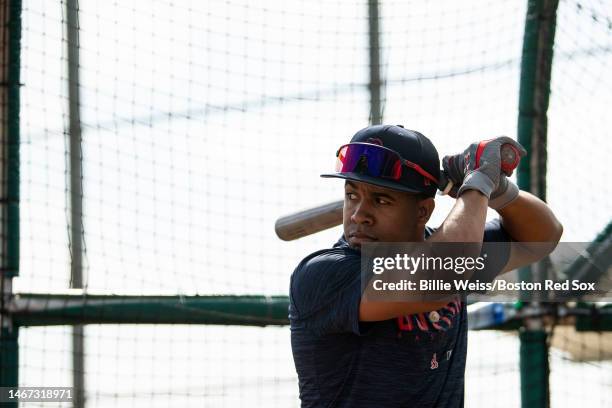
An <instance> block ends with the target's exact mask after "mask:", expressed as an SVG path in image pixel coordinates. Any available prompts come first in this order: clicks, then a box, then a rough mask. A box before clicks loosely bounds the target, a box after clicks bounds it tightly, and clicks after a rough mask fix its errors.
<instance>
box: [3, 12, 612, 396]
mask: <svg viewBox="0 0 612 408" xmlns="http://www.w3.org/2000/svg"><path fill="white" fill-rule="evenodd" d="M0 3H1V4H2V13H3V20H2V24H3V26H2V27H3V47H4V51H3V61H2V66H3V72H4V73H5V74H6V76H5V79H4V82H3V84H5V85H6V84H8V85H7V86H5V88H7V89H8V90H9V94H8V96H6V98H3V102H2V103H3V111H5V108H8V112H9V113H8V114H6V113H5V114H3V117H2V119H3V144H4V146H5V148H4V150H3V156H2V160H3V173H2V175H3V179H2V180H3V189H4V190H6V188H8V189H9V190H10V189H11V186H12V188H13V190H12V191H13V193H11V191H8V192H7V193H6V194H8V196H10V194H13V197H15V192H14V191H15V190H14V188H15V185H16V186H17V187H18V188H17V191H18V193H17V197H18V206H17V207H11V208H12V210H11V209H8V210H7V211H5V212H3V223H5V224H6V225H9V227H6V228H5V229H3V234H2V237H3V242H4V249H3V257H4V258H3V259H4V260H3V262H4V263H3V265H4V267H3V291H4V294H5V296H4V297H3V298H4V300H5V301H6V302H10V300H11V297H13V298H19V294H21V297H20V299H21V301H22V303H20V304H19V305H21V306H20V307H22V309H21V310H22V315H23V316H25V315H28V313H30V312H32V311H37V310H38V311H40V310H42V311H43V314H41V315H40V316H46V317H45V318H44V319H43V318H40V320H39V321H38V322H35V318H31V319H30V320H28V321H27V322H26V321H25V320H23V321H22V323H21V324H19V326H20V327H19V330H18V331H17V330H16V329H15V330H12V329H11V323H10V322H9V320H8V317H9V316H10V314H6V316H5V319H4V320H3V327H2V329H3V336H4V340H3V347H4V348H3V349H2V352H3V357H2V359H3V364H4V365H3V368H2V379H3V381H4V382H3V384H1V385H7V384H8V385H10V384H9V383H10V381H11V379H13V380H16V381H17V382H18V384H19V385H21V386H72V385H73V384H77V386H78V388H79V389H82V390H83V397H84V399H82V400H80V401H79V402H78V403H77V404H76V405H75V406H87V407H110V406H121V407H124V406H126V407H127V406H129V407H145V406H146V407H158V406H159V407H161V406H183V407H191V406H194V407H195V406H198V407H200V406H207V407H237V406H262V407H263V406H265V407H297V406H299V400H298V385H297V377H296V373H295V368H294V365H293V360H292V356H291V349H290V344H289V329H288V327H287V326H286V325H285V324H286V321H284V320H283V319H277V320H276V321H274V322H273V321H271V320H268V321H266V320H265V319H264V320H261V321H259V320H257V321H254V323H253V324H255V326H253V325H243V324H227V323H231V322H229V321H221V322H220V323H222V324H186V323H188V322H185V321H184V319H183V318H182V317H181V315H182V314H189V313H194V311H193V310H188V309H189V307H188V305H187V304H186V303H184V302H183V303H181V299H182V298H185V299H193V298H196V296H197V295H199V296H209V295H256V296H258V297H257V298H256V300H255V302H256V303H257V302H260V304H263V305H266V304H268V301H269V300H270V299H275V300H278V301H279V302H280V303H278V304H280V309H281V310H283V309H282V308H283V307H286V304H285V303H283V302H286V298H285V297H284V296H286V295H287V294H288V285H289V278H290V275H291V272H292V271H293V269H294V268H295V266H296V265H297V263H298V262H299V261H300V260H301V259H302V258H303V257H304V256H306V255H307V254H309V253H310V252H313V251H315V250H318V249H321V248H325V247H329V246H331V245H332V244H333V243H334V242H335V241H336V240H337V239H338V238H339V237H340V235H341V229H340V228H339V227H337V228H333V229H330V230H327V231H324V232H321V233H319V234H316V235H312V236H309V237H306V238H302V239H300V240H297V241H293V242H284V241H281V240H279V239H278V238H277V237H276V235H275V233H274V229H273V227H274V221H275V220H276V218H278V217H279V216H282V215H285V214H287V213H290V212H293V211H296V210H299V209H304V208H309V207H312V206H316V205H319V204H322V203H326V202H329V201H333V200H337V199H341V198H342V182H341V181H339V180H324V179H320V178H319V174H321V173H324V172H328V171H330V170H332V169H333V166H334V163H335V155H334V154H335V152H336V150H337V148H338V147H339V146H340V145H341V144H343V143H346V142H347V141H348V140H349V139H350V137H351V136H352V135H353V133H355V132H356V131H357V130H359V129H361V128H363V127H365V126H367V125H369V124H371V123H381V122H382V123H390V124H403V125H404V126H405V127H407V128H410V129H415V130H418V131H420V132H422V133H423V134H425V135H426V136H428V137H429V138H430V139H431V140H432V141H433V143H434V144H435V145H436V147H437V148H438V151H439V152H440V156H441V157H442V156H443V155H445V154H452V153H456V152H459V151H462V150H463V149H464V148H465V147H467V145H468V144H469V143H471V142H473V141H476V140H481V139H486V138H490V137H494V136H498V135H502V134H504V135H509V136H511V137H514V138H519V140H522V141H523V142H524V141H525V140H531V142H530V143H531V144H530V145H528V146H527V147H528V149H529V150H530V153H532V155H531V157H530V160H531V162H526V163H524V166H523V167H521V170H522V173H521V175H525V174H526V175H527V176H523V177H527V178H526V179H524V180H527V181H524V180H523V184H522V187H523V188H524V189H531V190H532V191H534V189H535V190H537V191H536V192H537V193H538V194H539V195H540V196H541V197H543V198H545V199H546V201H547V202H548V203H549V205H550V206H551V207H552V208H553V210H554V212H555V213H556V214H557V216H558V218H559V219H560V220H561V222H562V223H563V225H564V228H565V232H564V235H563V238H562V240H563V241H568V242H589V241H592V240H594V239H595V238H596V237H597V236H598V234H599V236H600V237H601V236H602V235H601V234H604V235H605V234H607V233H609V228H608V229H606V228H607V226H608V224H609V221H610V218H611V217H610V216H611V214H612V200H610V197H611V195H610V193H611V191H612V188H611V185H610V182H609V178H610V170H609V162H608V160H610V156H611V154H612V145H611V142H610V129H611V128H612V115H610V113H609V110H610V106H612V79H611V78H612V77H611V76H610V72H612V3H611V2H610V1H603V0H602V1H597V0H585V1H576V0H562V1H559V2H558V4H557V2H556V1H535V0H532V1H527V0H524V1H504V2H500V1H493V0H488V1H487V0H466V1H462V2H454V1H437V2H421V1H399V0H398V1H391V0H379V1H373V0H371V1H366V0H363V1H355V0H334V1H298V0H289V1H283V2H276V1H267V0H263V1H256V2H255V1H242V0H219V1H217V0H207V1H171V0H168V1H136V0H132V1H121V2H107V1H94V0H79V1H78V2H77V1H56V0H38V1H35V0H23V1H7V0H4V1H2V2H0ZM542 16H544V18H542ZM16 22H20V27H19V24H17V23H16ZM547 30H548V31H547ZM542 33H543V34H542ZM538 35H539V37H538ZM534 36H535V37H534ZM16 38H17V40H19V39H20V42H15V41H16V40H15V39H16ZM534 38H535V40H534ZM547 38H548V40H547V41H548V42H547V43H546V42H544V43H542V41H545V40H546V39H547ZM542 39H544V40H542ZM5 41H6V42H5ZM529 44H531V45H529ZM530 47H531V48H530ZM526 50H527V51H526ZM530 50H531V51H533V52H531V51H530ZM536 51H537V52H536ZM530 52H531V53H530ZM533 55H535V59H533V60H531V59H530V58H531V56H533ZM542 56H543V57H542ZM530 72H532V73H533V75H532V76H529V73H530ZM547 72H548V73H549V74H547ZM6 78H8V79H6ZM15 81H16V82H15ZM530 81H531V82H530ZM530 90H531V91H533V90H536V91H537V92H535V96H532V97H531V100H532V101H535V102H534V103H533V104H532V105H530V106H526V105H525V104H526V103H527V102H528V100H529V99H530V98H529V92H530ZM10 92H13V93H10ZM538 92H542V93H538ZM521 98H523V99H521ZM519 106H521V107H522V109H521V112H519ZM523 108H524V109H523ZM11 109H12V110H11ZM15 112H17V113H15ZM519 113H521V115H519ZM526 118H527V119H526ZM530 118H531V119H530ZM538 118H539V120H538ZM529 120H533V121H534V123H535V124H533V123H531V124H530V122H529ZM526 127H527V128H529V129H531V130H527V131H526V130H525V129H526ZM7 129H8V130H7ZM533 129H535V130H533ZM520 132H523V136H520V135H519V133H520ZM529 134H531V135H533V139H525V138H524V137H527V136H525V135H529ZM520 137H523V139H520ZM16 146H17V149H15V147H16ZM536 151H537V152H539V153H538V154H536V153H535V152H536ZM15 155H17V156H15ZM15 157H18V161H14V160H15ZM11 160H13V161H11ZM10 163H13V165H12V167H11V164H10ZM15 163H16V164H15ZM11 174H12V175H13V178H10V177H11ZM521 175H519V178H520V177H521ZM7 180H9V181H7ZM10 180H12V181H10ZM530 180H531V181H530ZM534 180H535V181H534ZM519 181H520V180H519ZM525 183H527V184H525ZM530 183H531V184H530ZM525 186H527V188H526V187H525ZM3 202H5V201H3ZM6 202H11V203H12V202H13V201H10V200H9V201H6ZM452 204H453V200H452V199H450V198H448V197H437V198H436V211H435V212H434V216H433V218H432V220H431V223H430V225H431V226H434V227H435V226H437V225H439V224H440V223H441V222H442V220H443V219H444V217H445V216H446V214H447V213H448V211H449V209H450V208H451V206H452ZM11 211H12V212H11ZM15 211H17V212H15ZM11 214H12V215H11ZM15 214H17V215H18V216H19V217H18V223H17V224H18V227H17V230H16V231H17V232H15V219H16V218H15ZM494 216H495V214H494V213H492V214H490V217H494ZM11 217H12V218H11ZM11 222H12V224H11ZM3 225H4V224H3ZM11 226H12V227H11ZM3 228H4V227H3ZM11 228H13V229H12V230H11ZM11 231H13V232H11ZM606 231H607V232H606ZM605 236H607V235H605ZM8 282H12V288H11V287H9V283H8ZM69 289H71V290H72V291H70V290H69ZM36 294H39V295H40V294H42V295H41V296H38V297H37V296H36ZM45 295H54V296H56V297H54V298H53V299H55V300H54V302H56V303H53V302H51V301H50V300H49V299H50V297H45ZM94 295H101V296H110V295H120V296H124V295H134V296H144V295H151V296H160V295H168V296H174V297H173V298H171V299H175V300H176V299H178V300H176V302H175V303H172V305H173V306H172V307H171V308H173V310H174V312H173V313H174V316H175V320H172V318H170V319H169V320H171V321H172V324H166V323H168V322H167V321H166V320H167V319H166V318H163V319H162V318H160V321H161V320H164V321H163V322H162V323H164V324H153V323H154V322H155V320H154V318H151V317H146V318H145V317H143V319H142V321H140V320H138V319H136V320H135V321H133V322H131V323H128V322H123V323H122V324H118V323H113V321H115V320H118V318H116V317H108V316H106V317H105V316H102V315H100V316H99V318H100V319H99V320H100V321H99V322H97V323H96V321H95V319H94V318H92V317H91V315H88V317H87V319H85V320H87V321H86V322H87V323H88V324H87V325H77V326H73V323H74V319H75V317H74V316H75V315H76V316H79V315H81V316H85V314H86V310H87V307H88V303H87V300H88V299H91V298H90V297H89V296H94ZM70 296H72V297H70ZM75 296H76V298H81V299H82V300H84V301H83V302H81V303H79V308H78V310H77V311H76V312H74V311H73V312H74V313H75V314H70V313H72V312H68V311H67V309H65V306H66V305H68V304H70V305H72V304H73V303H70V302H71V301H72V300H71V299H75ZM100 299H102V298H100ZM116 299H119V300H120V301H121V302H125V303H126V304H132V303H130V301H128V300H126V299H125V298H121V297H118V298H116ZM130 299H132V300H133V299H138V298H136V297H134V298H130ZM245 299H248V298H245ZM26 300H27V301H29V302H30V303H28V302H25V301H26ZM3 302H4V301H3ZM24 302H25V303H24ZM135 302H136V304H137V301H135ZM153 303H155V300H154V301H153ZM7 304H8V303H3V305H7ZM92 304H93V303H90V305H92ZM591 306H592V307H595V306H593V305H591ZM591 306H589V307H591ZM596 306H597V307H601V306H602V305H596ZM54 307H57V308H58V310H60V312H59V314H58V315H56V318H55V319H54V320H53V321H51V320H49V318H48V316H47V315H45V314H44V311H45V310H47V309H52V308H54ZM147 307H148V306H147ZM254 307H255V306H254ZM3 309H4V310H3V313H4V312H6V309H5V308H4V306H3ZM145 309H146V308H144V309H143V311H142V313H143V316H144V315H146V313H147V312H146V310H145ZM121 310H122V309H120V308H119V309H117V311H116V313H117V314H119V315H120V314H121V313H122V311H121ZM148 310H149V312H150V311H151V310H153V311H155V310H157V309H155V306H152V308H151V309H148ZM245 310H246V314H247V315H248V314H249V313H252V314H253V315H257V316H258V313H257V312H253V310H255V309H252V308H251V306H249V305H247V306H246V309H245ZM284 310H286V309H284ZM197 312H198V311H197V310H196V313H197ZM104 313H110V312H109V311H108V310H105V311H104ZM153 313H156V312H153ZM281 314H282V313H281ZM284 315H285V316H284V318H286V313H284ZM57 316H59V317H57ZM62 316H64V317H66V319H64V320H62ZM68 316H70V319H73V320H70V319H69V318H68ZM45 319H47V320H45ZM262 319H263V318H262ZM17 320H18V319H17ZM17 320H15V321H14V322H13V323H12V324H13V326H15V327H16V326H17V324H16V322H17ZM77 320H78V319H77ZM221 320H222V319H221ZM17 323H18V322H17ZM200 323H201V322H200ZM217 323H219V322H217ZM258 325H261V326H262V327H257V326H258ZM264 325H265V327H264ZM602 327H603V326H602ZM602 327H598V328H593V327H590V328H589V329H588V331H587V332H584V333H583V332H577V331H576V330H575V327H574V326H572V325H560V326H559V327H556V328H552V327H550V326H546V327H545V328H544V329H543V332H545V333H546V336H545V340H544V346H545V347H546V351H547V353H548V356H547V360H548V362H549V366H547V367H545V368H544V370H545V371H546V376H545V377H546V378H547V381H548V384H546V385H541V386H538V385H536V386H534V387H535V388H534V391H533V393H532V391H531V389H529V388H527V389H526V388H525V387H524V383H523V386H522V385H521V384H522V383H521V361H520V360H521V353H520V349H521V346H522V344H523V343H522V340H521V338H520V337H519V336H518V330H505V331H498V330H487V331H471V332H470V335H469V336H470V337H469V344H470V345H469V348H470V349H469V351H468V366H467V373H466V406H468V407H496V406H499V407H511V406H521V404H522V406H544V405H542V404H541V401H542V400H541V399H540V400H539V401H540V402H535V403H534V404H535V405H526V401H525V395H526V394H525V393H526V392H527V393H528V394H530V395H539V393H540V392H542V390H544V391H543V392H544V394H545V395H546V398H548V403H549V404H550V406H554V407H565V406H568V407H573V406H576V405H578V404H583V405H585V406H589V407H604V406H612V364H611V363H610V354H611V352H612V341H611V340H610V337H609V333H606V332H605V331H602ZM609 329H610V328H608V330H609ZM553 331H554V335H553ZM11 336H12V337H11ZM7 339H8V340H7ZM11 341H12V343H11ZM11 345H12V346H11ZM10 347H13V348H12V349H11V348H10ZM17 352H18V354H16V353H17ZM9 353H12V354H9ZM11 356H12V357H15V358H12V357H11ZM17 356H18V358H16V357H17ZM523 358H524V355H523ZM523 364H524V361H523ZM7 379H8V380H7ZM6 381H9V382H6ZM525 390H527V391H525ZM522 394H523V402H522V403H521V395H522ZM537 398H540V397H537ZM545 403H546V402H545ZM62 404H64V405H62ZM62 404H58V405H60V406H71V404H69V403H62ZM40 405H41V406H42V403H41V404H40ZM28 406H36V404H34V403H32V404H29V405H28ZM45 406H46V405H45Z"/></svg>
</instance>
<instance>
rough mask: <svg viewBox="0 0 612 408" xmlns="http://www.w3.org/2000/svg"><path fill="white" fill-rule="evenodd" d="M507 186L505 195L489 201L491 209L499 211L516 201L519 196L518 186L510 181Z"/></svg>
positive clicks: (502, 194)
mask: <svg viewBox="0 0 612 408" xmlns="http://www.w3.org/2000/svg"><path fill="white" fill-rule="evenodd" d="M507 184H508V186H507V188H506V190H505V191H504V192H503V193H501V194H500V195H498V196H497V197H494V198H491V199H490V200H489V208H492V209H494V210H496V211H499V210H501V209H502V208H504V207H505V206H507V205H508V204H510V203H511V202H513V201H514V200H516V198H517V197H518V195H519V188H518V186H517V185H516V184H514V183H513V182H512V181H510V180H508V181H507Z"/></svg>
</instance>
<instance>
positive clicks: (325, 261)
mask: <svg viewBox="0 0 612 408" xmlns="http://www.w3.org/2000/svg"><path fill="white" fill-rule="evenodd" d="M360 262H361V258H360V253H359V251H355V250H353V249H351V248H350V247H348V246H345V245H334V246H333V247H332V248H326V249H321V250H318V251H315V252H313V253H311V254H310V255H308V256H306V257H305V258H304V259H302V260H301V261H300V263H299V264H298V266H297V267H296V268H295V270H294V271H293V275H292V277H296V275H308V274H313V273H314V274H317V273H325V272H327V271H329V270H331V269H333V270H338V269H340V270H341V269H345V267H349V268H352V267H355V266H356V267H359V265H360Z"/></svg>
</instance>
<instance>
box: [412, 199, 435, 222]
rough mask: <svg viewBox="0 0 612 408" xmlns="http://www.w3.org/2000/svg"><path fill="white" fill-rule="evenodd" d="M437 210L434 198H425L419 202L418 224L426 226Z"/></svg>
mask: <svg viewBox="0 0 612 408" xmlns="http://www.w3.org/2000/svg"><path fill="white" fill-rule="evenodd" d="M434 208H436V202H435V200H434V199H433V197H427V198H423V199H421V200H418V201H417V223H418V224H422V225H423V226H425V224H426V223H427V221H429V217H431V214H432V213H433V210H434Z"/></svg>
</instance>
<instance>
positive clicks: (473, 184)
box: [457, 171, 496, 199]
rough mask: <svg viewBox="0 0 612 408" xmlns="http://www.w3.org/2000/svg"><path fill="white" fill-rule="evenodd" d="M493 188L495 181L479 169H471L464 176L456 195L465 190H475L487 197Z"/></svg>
mask: <svg viewBox="0 0 612 408" xmlns="http://www.w3.org/2000/svg"><path fill="white" fill-rule="evenodd" d="M495 188H496V185H495V182H494V181H493V180H491V178H490V177H489V176H487V175H486V174H484V173H482V172H480V171H472V172H470V173H468V174H467V175H466V176H465V179H464V180H463V184H462V185H461V187H460V188H459V191H458V192H457V196H460V195H461V194H463V193H464V192H465V191H467V190H477V191H480V192H481V193H482V194H483V195H484V196H485V197H487V199H489V197H491V193H492V192H493V190H495Z"/></svg>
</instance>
